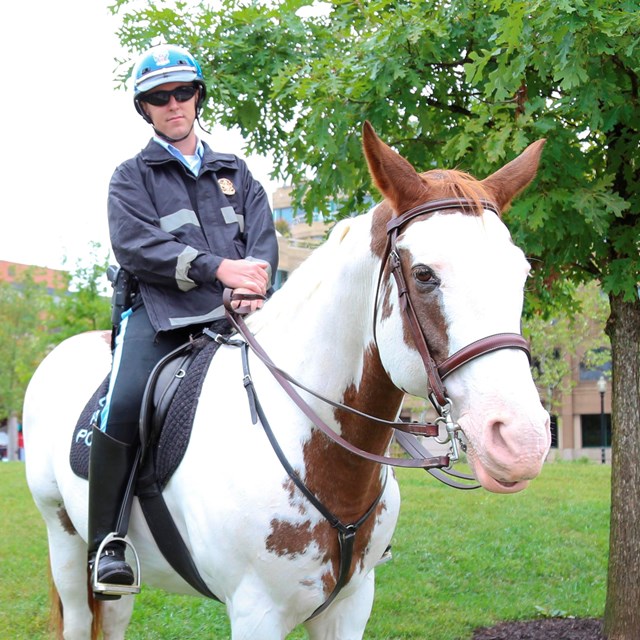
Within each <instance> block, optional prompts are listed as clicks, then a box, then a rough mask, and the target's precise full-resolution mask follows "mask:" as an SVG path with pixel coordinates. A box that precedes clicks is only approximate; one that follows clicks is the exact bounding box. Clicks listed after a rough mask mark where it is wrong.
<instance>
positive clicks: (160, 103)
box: [140, 84, 198, 107]
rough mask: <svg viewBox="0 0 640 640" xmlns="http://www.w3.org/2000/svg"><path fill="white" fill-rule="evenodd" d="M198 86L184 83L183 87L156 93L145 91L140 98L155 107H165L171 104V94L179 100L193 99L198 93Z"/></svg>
mask: <svg viewBox="0 0 640 640" xmlns="http://www.w3.org/2000/svg"><path fill="white" fill-rule="evenodd" d="M197 90H198V89H197V87H194V86H193V85H191V84H189V85H184V86H182V87H176V88H175V89H172V90H171V91H156V92H154V93H145V94H144V95H141V96H140V100H142V101H143V102H148V103H149V104H152V105H153V106H154V107H164V106H165V105H167V104H169V100H171V96H173V97H174V98H175V99H176V100H177V101H178V102H186V101H187V100H191V98H193V96H195V95H196V91H197Z"/></svg>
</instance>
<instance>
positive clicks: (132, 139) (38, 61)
mask: <svg viewBox="0 0 640 640" xmlns="http://www.w3.org/2000/svg"><path fill="white" fill-rule="evenodd" d="M108 4H109V2H107V1H106V0H56V1H52V0H32V1H31V2H25V3H22V2H18V3H11V6H10V7H9V6H7V7H6V11H5V13H4V18H3V20H2V26H0V34H1V37H2V42H3V45H4V46H3V67H4V76H5V78H4V81H3V89H2V94H1V96H2V97H1V99H0V118H1V121H2V123H3V125H4V126H3V132H4V145H3V146H4V153H3V156H4V162H3V168H2V169H1V170H0V175H1V176H2V178H1V181H0V191H1V197H0V202H1V203H2V205H1V207H2V208H1V210H0V220H1V226H0V260H9V261H12V262H21V263H25V264H36V265H39V266H46V267H51V268H61V267H62V265H63V260H64V258H65V257H67V259H68V264H67V267H68V268H69V269H71V270H73V267H74V266H75V263H76V262H77V261H78V260H81V259H82V258H83V257H85V256H87V254H88V253H89V245H90V242H91V241H97V242H100V243H101V244H102V246H103V247H105V248H106V247H108V246H109V235H108V228H107V214H106V199H107V188H108V184H109V179H110V177H111V174H112V173H113V171H114V169H115V167H116V166H117V165H118V164H119V163H120V162H122V161H123V160H125V159H127V158H129V157H131V156H133V155H135V154H136V153H137V152H138V151H139V150H140V149H141V148H142V147H144V146H145V145H146V143H147V141H148V139H149V138H150V136H151V134H152V130H151V127H150V126H149V125H147V124H146V123H145V122H144V120H143V119H142V118H141V117H140V116H139V115H138V114H137V113H136V111H135V109H134V107H133V102H132V96H131V94H130V93H128V92H125V91H123V90H121V89H118V90H116V89H115V81H114V70H115V62H114V58H115V57H116V56H117V55H118V54H119V51H120V50H119V45H118V42H117V38H116V37H115V35H114V32H115V29H116V26H117V25H116V19H114V18H113V17H112V16H111V14H110V13H109V12H108V10H107V6H108ZM202 137H203V138H204V139H205V140H207V142H209V144H210V145H211V146H212V147H213V148H214V149H216V150H218V151H223V152H230V153H236V154H237V155H239V156H241V157H245V159H246V160H247V162H248V164H249V168H250V169H251V171H252V173H253V174H254V176H255V177H256V178H257V179H258V180H260V182H262V184H263V186H264V187H265V189H266V191H267V193H269V195H270V196H271V193H272V192H273V190H274V189H275V188H276V187H277V185H276V183H274V182H271V180H270V177H269V172H270V170H271V163H270V161H269V160H268V159H265V158H258V157H248V158H247V157H246V156H245V154H244V152H243V150H242V146H243V144H242V138H241V137H240V135H239V134H237V133H234V132H226V131H224V130H222V129H220V130H218V129H214V131H213V135H212V136H208V135H206V134H204V135H203V136H202Z"/></svg>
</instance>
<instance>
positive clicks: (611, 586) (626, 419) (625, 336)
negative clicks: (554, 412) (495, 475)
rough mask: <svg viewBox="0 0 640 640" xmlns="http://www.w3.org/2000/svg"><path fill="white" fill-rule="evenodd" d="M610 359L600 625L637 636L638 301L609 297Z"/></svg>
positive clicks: (624, 636)
mask: <svg viewBox="0 0 640 640" xmlns="http://www.w3.org/2000/svg"><path fill="white" fill-rule="evenodd" d="M610 303H611V316H610V318H609V322H608V323H607V333H608V335H609V338H610V339H611V351H612V364H613V390H612V393H613V395H612V415H611V418H612V427H613V430H612V443H611V447H612V449H611V453H612V466H611V529H610V533H609V573H608V581H607V603H606V607H605V614H604V630H605V635H606V637H607V638H608V639H609V640H638V638H640V302H639V301H638V300H637V299H636V300H635V301H634V302H624V301H623V299H622V296H614V295H611V296H610Z"/></svg>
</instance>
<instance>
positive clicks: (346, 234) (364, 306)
mask: <svg viewBox="0 0 640 640" xmlns="http://www.w3.org/2000/svg"><path fill="white" fill-rule="evenodd" d="M343 222H344V223H346V224H343V225H342V226H341V227H338V228H336V230H334V231H333V233H332V234H331V236H330V238H329V240H328V241H327V242H326V243H325V244H324V245H323V246H322V247H320V248H319V249H317V250H316V251H314V253H313V254H312V255H311V256H310V257H309V258H308V259H307V261H305V262H304V263H303V264H302V265H301V266H300V267H299V268H298V269H297V270H296V271H295V272H294V273H293V274H292V276H291V278H290V279H289V280H288V281H287V282H286V284H285V285H284V286H283V288H282V289H281V290H280V291H277V292H276V294H275V295H274V296H273V298H272V299H271V300H270V301H269V302H268V303H267V305H266V307H265V309H264V310H263V311H262V312H260V314H259V316H258V317H255V318H250V320H249V326H250V328H251V329H252V330H254V332H255V333H256V336H257V337H258V339H259V341H260V342H261V344H263V345H265V348H267V350H268V351H269V353H273V354H274V356H273V359H274V361H275V362H276V364H278V365H280V366H282V367H283V368H286V369H287V371H288V372H289V373H290V374H291V375H294V376H297V375H300V376H302V377H303V378H304V379H305V380H306V381H307V382H308V383H309V384H315V385H319V386H320V387H321V389H319V392H321V393H327V394H334V395H335V394H336V393H338V394H342V393H344V391H345V389H346V386H347V385H350V384H357V383H358V380H359V377H360V373H361V371H362V366H363V361H364V356H365V352H366V350H367V349H368V348H369V347H370V346H371V344H372V343H373V339H374V336H373V305H374V302H375V290H374V289H375V281H376V274H377V269H378V268H379V261H378V260H376V258H375V257H374V256H373V255H372V254H371V251H370V249H369V245H370V242H369V227H370V216H361V217H359V218H355V219H352V220H349V221H343ZM344 226H347V229H348V231H345V230H344V229H343V227H344ZM338 230H342V233H340V234H337V233H336V232H337V231H338ZM336 236H337V237H336ZM328 374H329V375H328ZM332 399H334V400H335V399H336V398H335V397H334V398H332Z"/></svg>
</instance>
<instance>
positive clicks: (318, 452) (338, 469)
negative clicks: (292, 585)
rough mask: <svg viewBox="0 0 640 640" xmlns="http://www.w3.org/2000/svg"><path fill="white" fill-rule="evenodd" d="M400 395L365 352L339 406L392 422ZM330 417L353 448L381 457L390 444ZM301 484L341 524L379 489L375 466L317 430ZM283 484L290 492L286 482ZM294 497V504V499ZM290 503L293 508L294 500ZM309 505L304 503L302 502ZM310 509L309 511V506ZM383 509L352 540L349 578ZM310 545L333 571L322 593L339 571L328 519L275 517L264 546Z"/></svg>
mask: <svg viewBox="0 0 640 640" xmlns="http://www.w3.org/2000/svg"><path fill="white" fill-rule="evenodd" d="M403 395H404V394H403V393H402V391H400V390H399V389H397V388H396V387H395V386H394V385H393V383H392V382H391V380H389V378H388V376H387V375H386V373H385V371H384V369H383V367H382V363H381V362H380V358H379V356H378V353H377V351H376V350H375V349H369V350H367V352H366V353H365V354H364V362H363V374H362V379H361V383H360V385H359V388H356V387H355V385H350V386H349V387H348V388H347V389H345V391H344V393H343V397H342V400H341V402H343V403H344V404H346V405H348V406H350V407H353V408H354V409H357V410H358V411H362V412H364V413H367V414H370V415H373V416H376V417H379V418H382V419H385V420H393V419H395V417H396V415H397V413H398V410H399V408H400V404H401V402H402V398H403ZM334 415H335V418H336V420H337V422H338V423H339V425H340V428H341V435H342V437H343V438H345V439H346V440H348V441H349V442H351V443H352V444H354V445H356V446H357V447H360V448H362V449H365V450H366V451H370V452H371V453H376V454H383V453H384V452H385V451H386V449H387V446H388V444H389V442H390V440H391V435H392V432H391V429H390V428H388V427H384V426H382V425H379V424H377V423H372V422H371V421H368V420H367V419H366V418H362V417H360V416H357V415H355V414H352V413H350V412H347V411H344V410H341V409H336V410H335V412H334ZM303 456H304V461H305V469H306V472H305V476H304V482H305V484H306V486H307V487H308V488H309V490H310V491H311V492H312V493H313V494H314V495H315V496H316V497H317V498H318V500H320V502H321V503H322V504H323V505H325V506H326V508H327V509H328V510H329V511H330V512H331V513H332V514H334V515H335V516H336V517H337V518H339V519H340V521H341V522H342V523H343V524H345V525H349V524H354V523H355V522H357V521H358V520H359V519H360V518H361V517H362V516H363V515H364V514H365V513H366V512H367V510H368V509H369V508H370V507H371V505H372V504H373V503H374V502H375V500H376V499H377V498H378V496H379V494H380V491H381V490H382V479H381V473H380V465H379V464H377V463H375V462H371V461H368V460H365V459H363V458H360V457H358V456H356V455H354V454H352V453H350V452H349V451H347V450H345V449H343V448H342V447H341V446H340V445H338V444H336V443H334V442H332V441H330V440H329V439H328V438H327V437H326V436H325V435H324V434H323V433H321V432H320V431H319V430H314V431H313V433H312V435H311V438H310V439H309V441H308V442H307V443H306V444H305V445H304V451H303ZM285 486H286V488H287V489H288V490H290V482H289V481H287V483H285ZM299 495H300V494H298V495H297V496H296V498H295V499H296V501H297V500H298V499H299ZM290 502H291V504H292V505H294V497H293V496H291V498H290ZM307 504H309V503H307ZM308 508H309V509H314V507H313V506H312V505H311V504H309V507H308ZM384 509H386V506H385V504H384V501H383V500H381V501H380V503H379V504H378V505H377V506H376V508H375V510H374V512H373V513H372V514H371V515H370V516H369V518H368V519H367V520H366V521H365V522H364V523H363V524H362V525H361V527H360V528H359V530H358V533H357V535H356V538H355V545H354V552H353V559H352V562H351V567H350V569H349V572H348V576H349V577H351V575H352V574H353V572H354V571H355V570H356V567H358V566H359V565H361V564H362V561H363V558H364V555H365V553H366V551H367V549H368V547H369V544H370V540H371V535H372V533H373V529H374V526H375V524H376V521H377V519H378V517H379V515H380V514H381V513H382V512H383V510H384ZM311 545H315V546H316V547H317V548H318V549H320V550H321V556H320V558H319V559H320V560H321V561H322V562H329V561H330V562H331V564H332V571H331V572H328V573H325V574H324V575H323V577H322V581H323V584H324V586H325V593H327V594H328V593H330V592H331V590H332V589H333V587H334V586H335V583H336V580H337V578H338V572H339V567H340V548H339V542H338V535H337V531H336V529H334V528H333V527H332V526H331V524H330V523H329V522H328V521H327V520H322V521H320V522H319V523H318V524H316V525H315V526H313V527H311V526H310V523H309V522H307V523H302V524H298V523H291V522H286V521H283V520H277V519H274V520H272V521H271V533H270V535H269V537H268V538H267V548H268V549H269V550H270V551H272V552H274V553H277V554H278V555H280V556H282V555H291V556H292V557H295V556H296V555H298V554H300V553H303V552H305V551H306V550H308V549H309V547H310V546H311Z"/></svg>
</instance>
